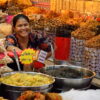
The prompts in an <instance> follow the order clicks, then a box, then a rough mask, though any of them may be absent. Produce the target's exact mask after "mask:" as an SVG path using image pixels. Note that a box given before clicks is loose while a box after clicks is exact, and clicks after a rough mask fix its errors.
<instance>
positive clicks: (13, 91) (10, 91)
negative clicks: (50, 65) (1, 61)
mask: <svg viewBox="0 0 100 100" xmlns="http://www.w3.org/2000/svg"><path fill="white" fill-rule="evenodd" d="M14 73H17V72H10V73H5V74H3V75H2V77H5V76H8V75H11V74H14ZM18 73H19V72H18ZM20 73H28V74H32V75H34V74H41V75H44V76H47V77H49V78H51V79H53V82H52V83H50V84H47V85H42V86H37V87H34V86H11V85H8V84H4V83H1V90H2V92H3V94H2V95H3V96H4V97H5V98H7V99H9V100H16V99H17V98H18V96H20V94H21V93H22V92H23V91H26V90H32V91H38V92H49V91H50V90H51V89H52V87H53V83H54V82H55V79H54V78H53V77H51V76H48V75H45V74H42V73H36V72H20Z"/></svg>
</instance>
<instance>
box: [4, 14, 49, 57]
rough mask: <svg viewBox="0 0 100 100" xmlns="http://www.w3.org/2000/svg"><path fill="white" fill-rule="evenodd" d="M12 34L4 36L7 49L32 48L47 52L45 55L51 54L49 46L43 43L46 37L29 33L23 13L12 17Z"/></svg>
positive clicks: (27, 20)
mask: <svg viewBox="0 0 100 100" xmlns="http://www.w3.org/2000/svg"><path fill="white" fill-rule="evenodd" d="M12 31H13V34H11V35H9V36H7V37H6V49H7V50H8V51H13V50H14V49H15V50H16V52H21V51H22V50H24V49H26V48H34V49H39V50H41V49H42V50H44V51H46V52H48V55H47V57H49V56H50V55H51V47H50V45H49V44H48V43H47V46H46V47H43V46H42V44H44V43H45V40H46V37H38V35H36V34H34V33H31V29H30V25H29V18H28V17H27V16H25V15H23V14H18V15H16V16H15V17H14V18H13V24H12Z"/></svg>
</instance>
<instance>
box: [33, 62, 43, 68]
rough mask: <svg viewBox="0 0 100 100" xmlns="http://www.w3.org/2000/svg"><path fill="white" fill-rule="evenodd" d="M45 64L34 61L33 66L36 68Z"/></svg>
mask: <svg viewBox="0 0 100 100" xmlns="http://www.w3.org/2000/svg"><path fill="white" fill-rule="evenodd" d="M44 66H45V64H43V63H41V62H39V61H35V62H34V65H33V67H34V68H36V69H41V68H43V67H44Z"/></svg>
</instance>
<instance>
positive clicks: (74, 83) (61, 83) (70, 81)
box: [41, 65, 95, 90]
mask: <svg viewBox="0 0 100 100" xmlns="http://www.w3.org/2000/svg"><path fill="white" fill-rule="evenodd" d="M59 68H69V69H73V70H76V71H79V72H81V73H82V75H84V76H87V77H84V76H82V77H80V78H70V77H69V78H63V77H62V78H59V77H57V76H56V77H55V83H54V86H55V87H56V88H57V89H60V90H68V89H70V88H75V89H83V88H87V87H88V86H89V85H90V83H91V81H92V79H93V77H94V76H95V72H92V71H90V70H88V69H86V68H82V67H75V66H67V65H55V66H48V67H45V68H43V69H42V70H41V72H43V73H45V74H47V72H48V71H50V70H51V71H53V70H55V69H56V70H58V69H59ZM62 73H63V72H62Z"/></svg>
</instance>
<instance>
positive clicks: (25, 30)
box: [14, 18, 30, 37]
mask: <svg viewBox="0 0 100 100" xmlns="http://www.w3.org/2000/svg"><path fill="white" fill-rule="evenodd" d="M29 31H30V27H29V23H28V22H27V20H26V19H24V18H20V19H18V20H17V22H16V25H15V27H14V32H15V33H16V34H17V35H18V36H20V37H26V36H28V34H29Z"/></svg>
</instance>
